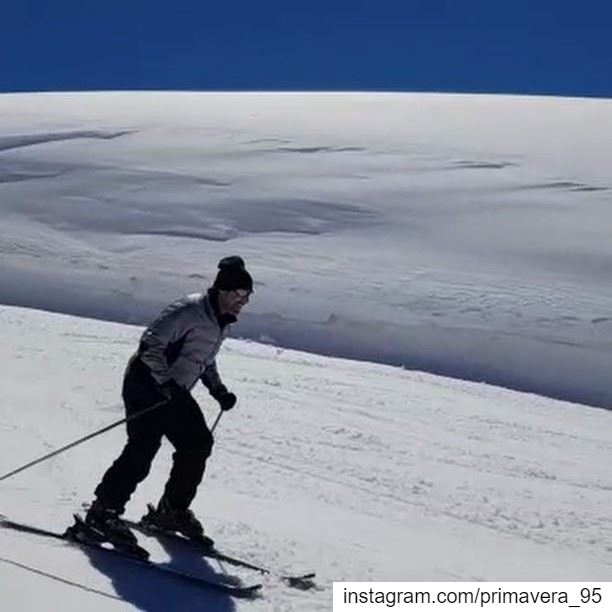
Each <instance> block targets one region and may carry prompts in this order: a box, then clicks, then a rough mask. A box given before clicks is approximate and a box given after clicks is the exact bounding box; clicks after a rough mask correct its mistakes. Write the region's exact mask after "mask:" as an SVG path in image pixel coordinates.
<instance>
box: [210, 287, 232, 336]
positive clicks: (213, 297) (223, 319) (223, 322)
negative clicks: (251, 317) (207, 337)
mask: <svg viewBox="0 0 612 612" xmlns="http://www.w3.org/2000/svg"><path fill="white" fill-rule="evenodd" d="M206 297H207V298H208V303H209V304H210V306H211V308H212V311H213V313H214V315H215V318H216V319H217V322H218V323H219V327H220V328H221V329H224V328H225V327H226V326H227V325H230V324H232V323H235V322H236V321H237V320H238V319H237V318H236V317H235V316H234V315H231V314H221V312H220V311H219V290H218V289H215V288H214V287H211V288H210V289H209V290H208V291H207V292H206Z"/></svg>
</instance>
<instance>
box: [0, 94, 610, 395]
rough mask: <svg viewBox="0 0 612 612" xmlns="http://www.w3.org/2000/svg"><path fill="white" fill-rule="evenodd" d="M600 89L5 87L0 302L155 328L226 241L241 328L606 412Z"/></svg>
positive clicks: (605, 120)
mask: <svg viewBox="0 0 612 612" xmlns="http://www.w3.org/2000/svg"><path fill="white" fill-rule="evenodd" d="M611 132H612V102H611V101H608V100H580V99H555V98H528V97H511V96H475V95H433V94H432V95H427V94H401V95H400V94H367V95H366V94H359V95H358V94H181V93H129V92H124V93H95V94H36V95H33V94H16V95H4V96H1V97H0V201H1V206H0V223H1V224H2V227H3V232H2V234H1V236H0V303H5V304H13V305H26V306H33V307H36V308H43V309H52V310H56V311H59V312H68V313H71V314H79V315H84V316H93V317H96V318H106V319H110V320H116V321H123V322H128V323H138V324H146V323H147V322H148V321H149V320H150V318H151V317H152V316H153V315H154V314H155V313H156V312H157V311H158V310H159V308H160V307H161V306H162V305H164V303H165V302H167V301H169V300H171V299H173V298H174V297H175V296H176V295H177V294H180V293H184V292H188V291H193V290H194V288H200V287H201V286H203V285H205V284H206V283H207V282H209V281H210V280H211V279H212V275H213V274H214V265H211V262H216V261H217V260H218V259H219V258H220V257H221V256H223V255H226V254H227V253H228V252H240V253H241V254H242V255H243V256H244V257H245V258H246V259H247V261H248V262H249V264H250V266H251V267H252V269H253V271H254V274H255V279H256V283H257V288H258V291H257V299H256V300H254V301H253V303H252V306H251V308H250V309H249V312H248V313H247V315H246V316H245V318H244V321H242V323H241V326H240V328H239V329H238V330H237V333H239V334H240V335H242V336H244V337H248V338H251V339H263V340H265V341H266V342H274V343H277V344H278V345H279V346H284V347H290V348H296V349H300V350H308V351H312V352H316V353H320V354H327V355H332V356H338V355H340V356H343V357H349V358H357V359H363V360H366V361H377V362H383V363H388V364H393V365H403V366H405V367H407V368H410V369H420V370H425V371H430V372H435V373H438V374H444V375H449V376H454V377H458V378H463V379H470V380H475V381H487V382H490V383H493V384H496V385H502V386H507V387H510V388H514V389H521V390H526V391H533V392H536V393H541V394H545V395H548V396H552V397H556V398H560V399H566V400H571V401H578V402H581V403H589V404H591V405H597V406H604V407H608V406H610V405H611V402H612V390H611V387H610V385H609V384H608V379H609V372H610V371H611V369H612V357H611V355H612V353H611V352H610V350H609V347H610V340H609V339H610V335H611V333H612V318H611V317H610V305H611V304H612V289H611V286H612V285H611V283H610V269H611V263H612V261H611V260H612V243H611V242H610V240H609V232H608V228H609V227H610V223H611V212H610V211H611V210H612V208H611V197H612V191H611V190H610V188H611V187H612V185H611V184H610V174H609V163H608V160H609V159H610V158H611V157H612V140H611V139H610V138H609V137H608V134H610V133H611Z"/></svg>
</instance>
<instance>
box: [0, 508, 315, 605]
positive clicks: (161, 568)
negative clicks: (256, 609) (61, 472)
mask: <svg viewBox="0 0 612 612" xmlns="http://www.w3.org/2000/svg"><path fill="white" fill-rule="evenodd" d="M75 521H76V522H75V525H74V526H73V527H70V528H68V530H67V531H66V532H65V533H59V532H56V531H51V530H49V529H43V528H40V527H35V526H32V525H27V524H24V523H18V522H15V521H12V520H10V519H9V518H7V517H5V516H4V515H0V527H4V528H7V529H13V530H16V531H20V532H22V533H30V534H34V535H39V536H43V537H47V538H53V539H56V540H62V541H64V542H67V543H69V544H73V545H76V546H82V547H85V548H89V549H96V550H100V551H103V552H104V553H106V554H109V555H113V556H115V557H118V558H121V559H125V560H126V561H128V562H130V563H133V564H136V565H139V566H140V567H145V568H147V569H149V570H151V571H155V572H159V573H162V574H166V575H171V576H174V577H176V578H178V579H181V580H183V581H185V582H189V583H191V584H195V585H198V586H201V587H205V588H208V589H212V590H215V591H217V592H220V593H225V594H228V595H231V596H232V597H241V598H253V597H256V596H257V594H258V593H259V592H260V591H261V588H262V585H261V584H251V585H246V586H245V585H240V586H237V585H233V584H227V583H225V582H221V581H217V580H213V579H208V578H205V577H203V576H199V575H197V574H193V573H191V572H187V571H184V570H179V569H176V568H173V567H171V566H167V565H159V564H157V563H155V562H154V561H150V560H149V559H148V558H146V557H145V556H144V555H142V554H140V553H137V552H135V551H131V550H129V549H127V548H126V549H122V548H107V547H106V546H104V545H103V543H102V542H101V541H96V539H95V538H79V537H77V533H78V530H79V529H81V528H82V526H83V525H84V521H83V519H81V517H79V516H78V515H75ZM125 522H126V524H128V525H129V526H130V527H133V528H135V529H138V530H139V531H142V532H143V533H146V534H148V535H158V536H159V537H167V538H171V539H174V540H176V541H180V542H184V543H187V544H188V545H189V546H192V547H193V548H194V550H197V551H198V552H200V554H202V555H203V556H205V557H207V558H211V559H217V560H218V561H224V562H226V563H228V564H231V565H234V566H237V567H243V568H247V569H251V570H255V571H257V572H259V573H261V574H267V575H276V574H274V573H273V572H272V571H271V570H269V569H267V568H264V567H260V566H258V565H255V564H252V563H249V562H247V561H243V560H241V559H238V558H235V557H232V556H229V555H225V554H224V553H221V552H219V551H217V550H216V549H210V548H206V549H203V548H202V547H201V545H199V543H198V542H197V541H192V540H188V539H187V538H184V537H182V536H179V535H176V534H166V533H159V534H152V532H151V530H150V529H147V528H145V527H144V526H143V525H141V524H140V523H136V522H134V521H125ZM314 576H315V575H314V573H310V574H304V575H301V576H284V575H279V578H280V579H281V580H283V582H285V583H286V584H288V585H290V586H293V587H295V588H299V589H303V590H306V589H309V588H312V587H314Z"/></svg>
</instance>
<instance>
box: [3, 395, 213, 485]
mask: <svg viewBox="0 0 612 612" xmlns="http://www.w3.org/2000/svg"><path fill="white" fill-rule="evenodd" d="M165 403H166V400H163V401H161V402H157V403H156V404H153V406H149V408H145V409H144V410H141V411H140V412H137V413H136V414H133V415H131V416H129V417H126V418H124V419H121V420H120V421H116V422H115V423H112V424H111V425H107V426H106V427H103V428H102V429H99V430H98V431H94V432H93V433H91V434H89V435H88V436H85V437H83V438H79V439H78V440H75V441H74V442H71V443H70V444H67V445H66V446H62V448H58V449H57V450H54V451H53V452H51V453H48V454H47V455H45V456H44V457H40V458H39V459H35V460H34V461H30V463H27V464H26V465H22V466H21V467H19V468H17V469H16V470H13V471H12V472H8V474H4V476H0V481H2V480H6V479H7V478H10V477H11V476H14V475H15V474H19V472H23V471H24V470H27V469H28V468H30V467H32V466H34V465H36V464H38V463H42V462H43V461H46V460H47V459H51V457H55V456H56V455H59V454H60V453H63V452H64V451H67V450H68V449H69V448H73V447H75V446H77V445H79V444H82V443H83V442H86V441H87V440H91V439H92V438H95V437H96V436H99V435H100V434H103V433H105V432H107V431H109V430H111V429H113V428H114V427H118V426H119V425H122V424H123V423H127V422H128V421H131V420H132V419H136V418H138V417H140V416H142V415H143V414H146V413H147V412H152V411H153V410H155V409H156V408H159V407H160V406H161V405H163V404H165ZM219 416H221V415H219ZM217 420H219V419H218V418H217ZM215 425H216V423H215Z"/></svg>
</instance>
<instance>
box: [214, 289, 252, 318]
mask: <svg viewBox="0 0 612 612" xmlns="http://www.w3.org/2000/svg"><path fill="white" fill-rule="evenodd" d="M250 295H251V292H250V291H247V290H246V289H232V290H231V291H219V310H220V311H221V314H231V315H234V316H235V317H237V316H239V315H240V311H241V310H242V309H243V307H244V306H246V304H248V302H249V298H250Z"/></svg>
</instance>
